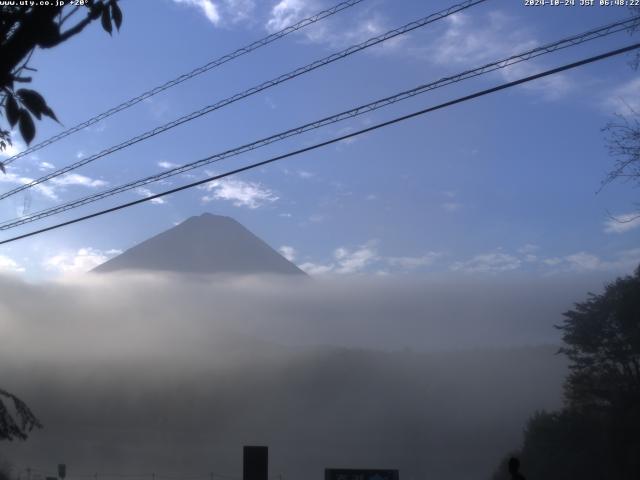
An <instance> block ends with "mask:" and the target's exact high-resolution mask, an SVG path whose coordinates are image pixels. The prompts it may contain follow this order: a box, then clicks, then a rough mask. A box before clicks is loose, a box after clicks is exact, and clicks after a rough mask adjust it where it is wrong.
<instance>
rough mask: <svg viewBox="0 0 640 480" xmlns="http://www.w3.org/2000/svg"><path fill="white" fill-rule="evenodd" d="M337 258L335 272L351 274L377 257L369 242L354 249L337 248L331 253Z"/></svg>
mask: <svg viewBox="0 0 640 480" xmlns="http://www.w3.org/2000/svg"><path fill="white" fill-rule="evenodd" d="M333 256H334V258H335V259H336V260H337V266H336V273H340V274H351V273H358V272H361V271H362V270H364V268H365V267H367V266H368V265H369V264H371V263H372V262H374V261H375V260H376V259H377V258H378V254H377V252H376V250H375V249H374V248H373V246H372V245H371V244H367V245H362V246H361V247H359V248H357V249H356V250H354V251H349V250H347V249H346V248H342V247H341V248H337V249H336V251H335V252H334V254H333Z"/></svg>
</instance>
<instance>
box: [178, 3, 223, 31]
mask: <svg viewBox="0 0 640 480" xmlns="http://www.w3.org/2000/svg"><path fill="white" fill-rule="evenodd" d="M173 1H174V2H175V3H179V4H183V5H187V6H190V7H194V8H197V9H199V10H200V11H201V12H202V13H203V14H204V16H205V17H207V20H209V21H210V22H211V23H213V24H214V25H216V26H217V25H218V24H220V21H221V16H220V11H219V10H218V7H217V5H216V4H215V3H213V2H212V1H211V0H173Z"/></svg>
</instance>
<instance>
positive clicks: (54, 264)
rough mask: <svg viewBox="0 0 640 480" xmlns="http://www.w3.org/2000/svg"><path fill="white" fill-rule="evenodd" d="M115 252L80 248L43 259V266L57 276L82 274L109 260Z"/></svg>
mask: <svg viewBox="0 0 640 480" xmlns="http://www.w3.org/2000/svg"><path fill="white" fill-rule="evenodd" d="M116 251H117V250H109V251H108V252H102V251H100V250H97V249H94V248H81V249H79V250H77V251H76V252H68V251H67V252H62V253H59V254H57V255H54V256H51V257H48V258H45V260H44V261H43V266H44V268H45V269H47V270H49V271H54V272H57V273H59V274H77V273H84V272H88V271H89V270H91V269H93V268H95V267H97V266H98V265H100V264H102V263H104V262H106V261H107V260H109V257H110V256H112V254H114V252H116Z"/></svg>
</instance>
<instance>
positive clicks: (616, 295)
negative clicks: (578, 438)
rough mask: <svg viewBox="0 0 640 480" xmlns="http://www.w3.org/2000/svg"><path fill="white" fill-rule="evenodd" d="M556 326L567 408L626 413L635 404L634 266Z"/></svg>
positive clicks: (639, 286) (638, 333) (637, 321)
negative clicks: (563, 357)
mask: <svg viewBox="0 0 640 480" xmlns="http://www.w3.org/2000/svg"><path fill="white" fill-rule="evenodd" d="M564 317H565V320H564V323H563V325H561V326H560V327H558V328H560V329H561V330H562V332H563V338H562V339H563V342H564V344H565V346H564V347H562V348H561V349H560V352H561V353H564V354H566V355H567V357H568V358H569V360H570V361H571V364H570V367H569V368H570V374H569V377H568V378H567V381H566V384H565V394H566V397H567V400H568V402H569V406H570V407H571V408H576V409H585V408H588V409H599V410H602V409H608V410H614V411H621V410H624V411H626V410H628V409H630V408H632V407H634V406H636V405H640V267H638V269H636V271H635V273H634V275H633V276H627V277H625V278H618V279H617V280H616V281H615V282H613V283H611V284H609V285H607V286H606V288H605V291H604V293H603V294H601V295H594V294H592V293H591V294H589V298H588V300H587V301H585V302H582V303H578V304H576V305H575V309H574V310H570V311H568V312H566V313H565V314H564Z"/></svg>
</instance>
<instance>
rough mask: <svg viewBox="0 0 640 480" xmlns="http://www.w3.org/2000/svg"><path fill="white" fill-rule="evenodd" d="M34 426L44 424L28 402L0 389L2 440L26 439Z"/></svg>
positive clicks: (0, 434) (0, 428) (0, 429)
mask: <svg viewBox="0 0 640 480" xmlns="http://www.w3.org/2000/svg"><path fill="white" fill-rule="evenodd" d="M34 428H42V425H41V424H40V421H39V420H38V419H37V418H36V416H35V415H34V414H33V412H32V411H31V409H30V408H29V407H28V406H27V404H26V403H24V402H23V401H22V400H20V399H19V398H18V397H16V396H15V395H13V394H11V393H9V392H6V391H4V390H0V440H9V441H11V440H15V439H17V440H26V438H27V435H28V433H29V432H30V431H31V430H33V429H34Z"/></svg>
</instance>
